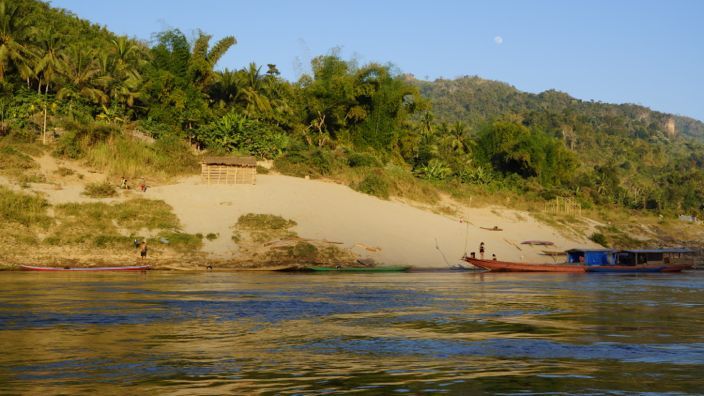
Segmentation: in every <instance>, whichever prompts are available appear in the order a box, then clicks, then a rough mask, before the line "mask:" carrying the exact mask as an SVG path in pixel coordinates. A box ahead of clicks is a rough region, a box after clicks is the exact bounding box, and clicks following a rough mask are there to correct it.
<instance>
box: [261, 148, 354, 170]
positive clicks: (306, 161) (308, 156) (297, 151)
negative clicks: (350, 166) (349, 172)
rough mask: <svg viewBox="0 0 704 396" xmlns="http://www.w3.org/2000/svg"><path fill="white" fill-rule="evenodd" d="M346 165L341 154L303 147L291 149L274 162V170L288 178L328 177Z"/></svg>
mask: <svg viewBox="0 0 704 396" xmlns="http://www.w3.org/2000/svg"><path fill="white" fill-rule="evenodd" d="M345 165H346V164H345V162H344V159H343V158H341V153H338V152H333V151H330V150H326V149H321V148H313V149H309V148H307V147H305V146H303V145H296V146H293V147H291V149H289V151H287V152H286V154H284V155H282V156H280V157H278V158H276V159H275V160H274V167H275V168H276V170H278V171H279V172H281V173H282V174H285V175H290V176H297V177H303V176H311V177H320V176H330V175H332V174H333V173H334V172H335V171H336V170H338V169H340V168H342V167H344V166H345Z"/></svg>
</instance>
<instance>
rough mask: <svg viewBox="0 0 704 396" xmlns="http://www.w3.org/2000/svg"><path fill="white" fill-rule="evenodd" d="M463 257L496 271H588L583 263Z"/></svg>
mask: <svg viewBox="0 0 704 396" xmlns="http://www.w3.org/2000/svg"><path fill="white" fill-rule="evenodd" d="M463 259H464V260H465V261H466V262H468V263H470V264H472V265H473V266H475V267H479V268H483V269H486V270H489V271H494V272H582V273H584V272H587V271H586V266H585V265H581V264H530V263H518V262H511V261H498V260H483V259H477V258H471V257H464V258H463Z"/></svg>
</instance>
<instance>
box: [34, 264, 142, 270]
mask: <svg viewBox="0 0 704 396" xmlns="http://www.w3.org/2000/svg"><path fill="white" fill-rule="evenodd" d="M20 268H22V270H23V271H146V270H148V269H150V268H151V266H149V265H132V266H126V267H37V266H32V265H20Z"/></svg>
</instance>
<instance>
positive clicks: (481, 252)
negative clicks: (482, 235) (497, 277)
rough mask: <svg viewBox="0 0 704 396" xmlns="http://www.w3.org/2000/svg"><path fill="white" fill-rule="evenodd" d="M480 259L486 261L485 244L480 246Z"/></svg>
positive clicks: (482, 243)
mask: <svg viewBox="0 0 704 396" xmlns="http://www.w3.org/2000/svg"><path fill="white" fill-rule="evenodd" d="M479 258H480V259H482V260H484V242H481V243H480V244H479Z"/></svg>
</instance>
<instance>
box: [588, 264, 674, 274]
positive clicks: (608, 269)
mask: <svg viewBox="0 0 704 396" xmlns="http://www.w3.org/2000/svg"><path fill="white" fill-rule="evenodd" d="M667 269H668V267H667V266H664V265H663V266H633V267H631V266H622V265H593V266H588V267H587V272H598V273H614V274H640V273H656V272H675V271H671V270H670V271H667Z"/></svg>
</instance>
